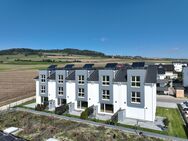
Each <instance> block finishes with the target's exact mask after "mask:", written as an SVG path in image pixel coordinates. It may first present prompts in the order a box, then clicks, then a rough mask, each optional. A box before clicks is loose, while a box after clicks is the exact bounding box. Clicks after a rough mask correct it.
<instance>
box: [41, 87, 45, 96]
mask: <svg viewBox="0 0 188 141" xmlns="http://www.w3.org/2000/svg"><path fill="white" fill-rule="evenodd" d="M41 93H42V94H45V93H46V86H41Z"/></svg>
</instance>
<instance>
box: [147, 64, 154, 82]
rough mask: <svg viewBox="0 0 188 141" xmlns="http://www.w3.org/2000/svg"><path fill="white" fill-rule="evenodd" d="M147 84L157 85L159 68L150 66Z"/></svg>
mask: <svg viewBox="0 0 188 141" xmlns="http://www.w3.org/2000/svg"><path fill="white" fill-rule="evenodd" d="M145 83H157V66H155V65H150V66H148V68H147V72H146V79H145Z"/></svg>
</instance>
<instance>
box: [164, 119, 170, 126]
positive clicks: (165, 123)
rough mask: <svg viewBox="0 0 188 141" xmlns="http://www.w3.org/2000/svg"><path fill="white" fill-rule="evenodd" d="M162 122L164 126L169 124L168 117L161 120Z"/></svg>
mask: <svg viewBox="0 0 188 141" xmlns="http://www.w3.org/2000/svg"><path fill="white" fill-rule="evenodd" d="M163 123H164V125H165V127H168V125H169V120H168V118H165V119H164V120H163Z"/></svg>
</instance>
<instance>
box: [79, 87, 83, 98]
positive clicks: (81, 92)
mask: <svg viewBox="0 0 188 141" xmlns="http://www.w3.org/2000/svg"><path fill="white" fill-rule="evenodd" d="M78 96H79V97H84V88H79V89H78Z"/></svg>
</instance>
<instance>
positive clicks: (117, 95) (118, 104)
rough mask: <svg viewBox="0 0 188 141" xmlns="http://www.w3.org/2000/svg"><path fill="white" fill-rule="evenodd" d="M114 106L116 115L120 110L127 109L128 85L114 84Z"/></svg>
mask: <svg viewBox="0 0 188 141" xmlns="http://www.w3.org/2000/svg"><path fill="white" fill-rule="evenodd" d="M113 105H114V113H115V112H117V111H118V110H119V109H120V108H121V109H126V105H127V85H125V84H121V83H119V84H118V83H116V84H113Z"/></svg>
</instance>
